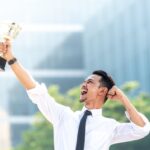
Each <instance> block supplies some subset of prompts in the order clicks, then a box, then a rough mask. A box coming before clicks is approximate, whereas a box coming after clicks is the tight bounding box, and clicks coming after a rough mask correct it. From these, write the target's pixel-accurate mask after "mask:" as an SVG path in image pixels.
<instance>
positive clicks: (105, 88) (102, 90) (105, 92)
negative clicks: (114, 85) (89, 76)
mask: <svg viewBox="0 0 150 150" xmlns="http://www.w3.org/2000/svg"><path fill="white" fill-rule="evenodd" d="M107 92H108V88H107V87H100V88H99V92H98V95H104V94H105V95H106V94H107Z"/></svg>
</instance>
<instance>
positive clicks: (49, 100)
mask: <svg viewBox="0 0 150 150" xmlns="http://www.w3.org/2000/svg"><path fill="white" fill-rule="evenodd" d="M27 94H28V96H29V98H30V99H31V101H32V102H33V103H35V104H37V106H38V108H39V110H40V111H41V112H42V114H43V115H44V116H45V117H46V118H47V120H48V121H50V122H51V123H52V124H57V123H59V121H60V120H62V119H63V117H64V115H65V113H69V112H70V111H71V109H69V107H66V106H64V105H61V104H59V103H57V102H56V101H55V100H54V98H53V97H51V96H50V95H49V93H48V91H47V88H46V86H45V84H39V83H36V87H35V88H33V89H30V90H27Z"/></svg>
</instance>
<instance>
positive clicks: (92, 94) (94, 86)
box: [80, 75, 101, 102]
mask: <svg viewBox="0 0 150 150" xmlns="http://www.w3.org/2000/svg"><path fill="white" fill-rule="evenodd" d="M100 78H101V77H100V76H98V75H90V76H89V77H87V78H86V79H85V81H84V82H83V83H82V85H81V94H80V102H89V101H93V100H96V99H98V92H99V88H100V82H99V81H100Z"/></svg>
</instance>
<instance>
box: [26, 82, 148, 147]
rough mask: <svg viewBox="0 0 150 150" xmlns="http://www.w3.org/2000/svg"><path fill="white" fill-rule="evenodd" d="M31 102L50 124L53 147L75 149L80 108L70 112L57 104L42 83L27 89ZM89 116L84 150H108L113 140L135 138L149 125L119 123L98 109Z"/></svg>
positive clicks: (81, 113)
mask: <svg viewBox="0 0 150 150" xmlns="http://www.w3.org/2000/svg"><path fill="white" fill-rule="evenodd" d="M27 93H28V95H29V97H30V99H31V100H32V102H33V103H35V104H37V106H38V108H39V110H40V111H41V112H42V113H43V115H44V116H45V117H46V118H47V120H48V121H50V122H51V123H52V124H53V128H54V147H55V150H75V147H76V141H77V133H78V127H79V122H80V119H81V118H82V116H83V113H84V111H85V110H86V108H85V107H83V109H82V110H81V111H76V112H73V111H72V110H71V109H70V108H69V107H67V106H64V105H61V104H58V103H57V102H56V101H55V100H54V98H53V97H51V96H50V95H49V94H48V92H47V88H46V87H45V85H44V84H41V85H40V84H38V83H37V86H36V87H35V88H34V89H30V90H28V91H27ZM90 111H91V112H92V116H89V117H88V118H87V122H86V133H85V146H84V150H108V149H109V147H110V145H112V144H115V143H121V142H127V141H132V140H137V139H140V138H143V137H145V136H146V135H148V134H149V131H150V124H149V121H148V120H147V119H146V117H145V116H144V115H142V114H141V115H142V117H143V119H144V120H145V122H146V125H145V126H144V127H139V126H137V125H135V124H134V123H133V122H130V123H119V122H117V121H116V120H114V119H110V118H106V117H104V116H102V109H92V110H90Z"/></svg>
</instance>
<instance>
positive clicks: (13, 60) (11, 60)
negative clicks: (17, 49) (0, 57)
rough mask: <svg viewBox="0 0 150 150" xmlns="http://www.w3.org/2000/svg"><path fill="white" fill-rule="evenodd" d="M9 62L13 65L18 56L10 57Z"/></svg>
mask: <svg viewBox="0 0 150 150" xmlns="http://www.w3.org/2000/svg"><path fill="white" fill-rule="evenodd" d="M7 62H8V64H9V65H13V64H15V63H16V62H17V58H15V57H13V58H11V59H9V60H8V61H7Z"/></svg>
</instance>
